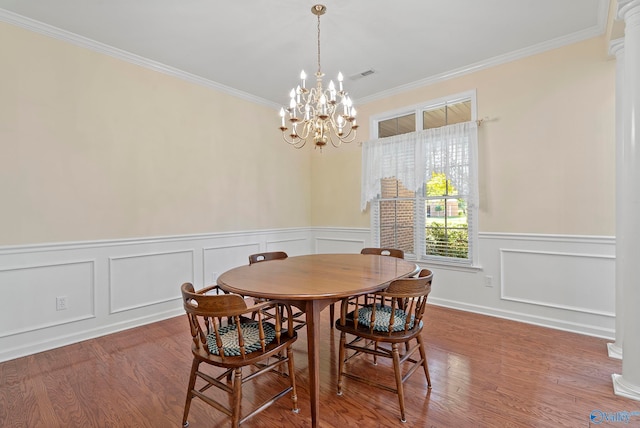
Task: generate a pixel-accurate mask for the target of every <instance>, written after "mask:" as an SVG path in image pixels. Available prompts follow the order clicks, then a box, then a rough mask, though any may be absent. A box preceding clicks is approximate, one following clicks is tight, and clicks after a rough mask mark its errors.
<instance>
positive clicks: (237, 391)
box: [231, 367, 242, 428]
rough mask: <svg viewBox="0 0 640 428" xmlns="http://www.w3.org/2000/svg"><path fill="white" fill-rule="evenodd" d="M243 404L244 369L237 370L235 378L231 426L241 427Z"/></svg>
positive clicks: (234, 427)
mask: <svg viewBox="0 0 640 428" xmlns="http://www.w3.org/2000/svg"><path fill="white" fill-rule="evenodd" d="M241 402H242V368H240V367H238V368H237V369H235V376H234V378H233V404H232V406H233V409H232V411H233V414H232V416H231V426H232V427H233V428H238V426H239V425H240V403H241Z"/></svg>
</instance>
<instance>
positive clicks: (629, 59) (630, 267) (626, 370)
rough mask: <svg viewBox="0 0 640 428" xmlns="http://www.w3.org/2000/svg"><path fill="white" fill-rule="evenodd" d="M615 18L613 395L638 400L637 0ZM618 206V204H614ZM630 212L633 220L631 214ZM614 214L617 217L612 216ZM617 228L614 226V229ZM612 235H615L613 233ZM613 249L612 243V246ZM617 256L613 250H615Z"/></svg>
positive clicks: (627, 1)
mask: <svg viewBox="0 0 640 428" xmlns="http://www.w3.org/2000/svg"><path fill="white" fill-rule="evenodd" d="M618 17H619V18H621V19H624V23H625V34H624V50H625V53H624V56H625V57H624V86H625V100H624V104H626V108H623V110H624V112H623V114H624V117H623V119H624V132H623V135H624V143H623V144H624V147H623V149H622V150H623V151H624V152H623V153H624V159H623V162H622V163H623V165H622V169H623V171H622V180H623V190H622V191H623V193H624V194H623V196H622V199H623V200H622V201H621V204H622V207H621V208H622V210H623V211H624V214H623V218H622V225H621V228H622V231H623V233H624V235H625V236H624V238H623V241H622V248H621V252H622V257H623V259H622V260H623V263H622V266H621V275H622V289H623V290H622V292H623V294H624V299H623V306H622V314H623V315H624V316H623V321H622V324H623V325H622V328H623V335H624V337H623V342H622V353H623V355H624V358H623V359H622V374H621V375H619V374H613V375H612V379H613V390H614V392H615V394H616V395H621V396H624V397H628V398H632V399H634V400H640V310H638V306H639V305H640V263H638V262H637V261H634V262H632V263H625V261H626V260H629V261H631V260H634V258H635V257H637V256H638V254H640V220H638V216H639V215H640V0H619V1H618ZM616 207H617V208H619V207H620V204H616ZM634 217H635V219H634ZM616 219H617V218H616ZM616 233H617V231H616ZM616 239H617V237H616ZM616 249H617V246H616ZM616 257H617V255H616ZM616 273H617V271H616Z"/></svg>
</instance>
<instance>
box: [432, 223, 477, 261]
mask: <svg viewBox="0 0 640 428" xmlns="http://www.w3.org/2000/svg"><path fill="white" fill-rule="evenodd" d="M426 240H427V254H429V255H432V256H443V257H456V258H462V259H466V258H467V257H468V254H469V230H468V226H467V224H466V223H464V224H459V225H457V227H456V228H455V229H453V228H445V227H444V225H443V224H442V223H438V222H435V221H434V222H432V223H431V224H430V225H429V226H428V227H427V233H426Z"/></svg>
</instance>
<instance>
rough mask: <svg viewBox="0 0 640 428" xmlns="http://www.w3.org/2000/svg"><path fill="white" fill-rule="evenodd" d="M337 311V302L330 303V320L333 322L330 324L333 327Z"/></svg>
mask: <svg viewBox="0 0 640 428" xmlns="http://www.w3.org/2000/svg"><path fill="white" fill-rule="evenodd" d="M335 312H336V307H335V303H332V304H331V305H329V322H330V323H331V324H330V326H331V328H333V320H334V318H335Z"/></svg>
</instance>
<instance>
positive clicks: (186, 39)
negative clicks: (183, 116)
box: [0, 0, 609, 105]
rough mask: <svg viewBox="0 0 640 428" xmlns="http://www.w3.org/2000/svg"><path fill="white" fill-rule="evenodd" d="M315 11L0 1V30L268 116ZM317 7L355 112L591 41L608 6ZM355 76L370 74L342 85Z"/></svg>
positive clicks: (478, 2)
mask: <svg viewBox="0 0 640 428" xmlns="http://www.w3.org/2000/svg"><path fill="white" fill-rule="evenodd" d="M319 1H320V0H271V1H266V0H236V1H234V0H226V1H221V0H217V1H216V0H207V1H205V0H55V1H53V0H0V20H4V21H6V22H10V23H14V24H18V25H22V26H25V27H27V28H30V29H34V28H35V29H36V30H37V31H40V32H43V33H45V34H49V35H53V36H56V37H61V38H64V39H67V40H71V41H74V42H76V43H79V44H84V45H87V46H89V47H93V48H96V47H98V50H102V51H105V50H106V51H107V52H108V53H111V54H113V55H116V56H121V57H124V58H129V59H134V62H138V63H143V64H145V63H148V64H150V65H151V66H155V68H157V69H163V67H164V69H165V71H166V70H170V71H173V72H176V73H177V74H180V73H182V72H186V75H190V76H192V77H195V78H196V79H205V80H202V81H209V82H213V83H212V85H214V86H216V87H220V88H222V89H228V90H229V91H231V92H237V91H240V92H239V93H240V94H241V95H244V94H245V93H246V94H248V96H250V97H256V98H257V99H258V100H260V101H263V102H264V103H266V104H269V105H271V104H273V105H279V104H283V103H287V102H288V93H289V91H290V90H291V88H292V87H293V86H294V85H295V84H297V79H298V76H299V74H300V70H301V69H304V70H305V71H306V72H307V74H308V75H309V76H311V78H313V74H314V73H315V71H316V70H317V40H316V37H317V27H316V26H317V18H316V16H314V15H312V13H311V7H312V6H313V5H314V4H316V3H318V2H319ZM322 3H323V4H325V5H326V6H327V13H326V14H325V15H323V16H322V17H321V24H320V26H321V59H322V71H323V72H324V73H325V75H326V77H325V82H328V80H329V79H335V77H336V76H337V73H338V71H342V73H343V74H344V75H345V89H347V90H348V91H349V92H350V95H351V96H352V98H354V100H355V102H356V103H358V101H359V100H360V101H361V102H362V100H370V99H374V98H376V97H380V96H382V95H384V94H385V93H386V94H389V93H393V92H397V91H400V90H403V89H408V88H410V87H412V86H414V85H418V84H421V83H425V82H428V81H430V80H434V79H437V78H442V77H444V76H447V75H455V74H457V73H461V72H464V71H466V70H471V69H474V68H479V67H483V66H486V65H491V64H496V63H500V62H504V61H507V60H510V59H515V58H518V57H522V56H525V55H529V54H532V53H537V52H541V51H544V50H547V49H550V48H554V47H558V46H561V45H564V44H567V43H573V42H576V41H579V40H583V39H586V38H588V37H593V36H596V35H599V34H602V33H604V31H605V26H606V19H607V12H608V7H609V0H400V1H394V2H392V1H390V0H386V1H385V0H324V1H323V2H322ZM61 30H62V31H61ZM78 36H82V37H78ZM85 38H86V39H85ZM87 39H88V40H87ZM95 42H98V43H95ZM131 54H133V55H131ZM165 66H166V67H165ZM366 70H374V71H375V73H374V74H372V75H370V76H367V77H360V78H354V77H353V76H357V75H358V74H359V73H361V72H363V71H366Z"/></svg>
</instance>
